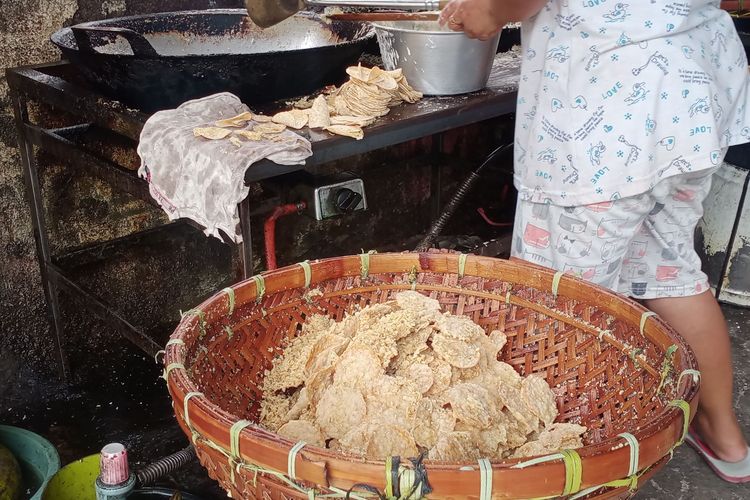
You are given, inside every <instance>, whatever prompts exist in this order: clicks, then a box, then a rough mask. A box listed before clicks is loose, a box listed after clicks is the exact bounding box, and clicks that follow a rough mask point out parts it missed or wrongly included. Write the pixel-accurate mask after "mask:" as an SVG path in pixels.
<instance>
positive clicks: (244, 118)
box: [214, 111, 253, 128]
mask: <svg viewBox="0 0 750 500" xmlns="http://www.w3.org/2000/svg"><path fill="white" fill-rule="evenodd" d="M252 119H253V114H252V113H251V112H249V111H245V112H244V113H240V114H239V115H237V116H233V117H232V118H226V119H224V120H219V121H217V122H216V123H214V125H216V126H217V127H220V128H226V127H230V128H231V127H237V128H239V127H244V126H245V124H246V123H247V122H249V121H250V120H252Z"/></svg>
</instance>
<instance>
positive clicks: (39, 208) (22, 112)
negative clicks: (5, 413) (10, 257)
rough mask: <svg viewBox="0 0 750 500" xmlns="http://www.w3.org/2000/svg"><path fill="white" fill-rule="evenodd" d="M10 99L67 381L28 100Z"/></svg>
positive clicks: (60, 361) (47, 296) (57, 346)
mask: <svg viewBox="0 0 750 500" xmlns="http://www.w3.org/2000/svg"><path fill="white" fill-rule="evenodd" d="M11 99H12V100H13V111H14V113H15V118H16V129H17V132H18V147H19V151H20V153H21V164H22V166H23V173H24V180H25V183H26V193H27V196H28V203H29V208H30V209H31V223H32V225H33V228H34V239H35V241H36V251H37V255H38V257H39V271H40V273H41V277H42V286H43V287H44V297H45V299H46V301H47V314H48V316H49V320H50V327H51V329H52V331H53V334H54V335H53V338H52V340H53V342H54V345H55V355H56V358H57V360H56V361H57V371H58V373H59V375H60V378H61V379H62V380H64V381H67V379H68V376H69V373H70V367H69V365H68V357H67V355H66V353H65V349H64V345H63V338H64V330H63V322H62V316H61V314H60V303H59V297H58V288H57V286H56V284H55V283H54V281H53V280H51V279H50V276H49V271H48V266H49V265H50V264H51V262H52V255H51V252H50V247H49V237H48V234H47V225H46V222H45V217H44V201H43V199H42V189H41V182H40V181H39V171H38V168H37V164H36V159H35V158H34V150H33V147H32V146H31V144H29V142H28V141H27V140H26V134H25V125H26V124H27V123H29V119H28V107H27V101H26V99H24V98H23V97H21V96H20V95H18V94H17V93H15V92H12V93H11Z"/></svg>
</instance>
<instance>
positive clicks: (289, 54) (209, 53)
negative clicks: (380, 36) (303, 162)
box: [52, 9, 373, 111]
mask: <svg viewBox="0 0 750 500" xmlns="http://www.w3.org/2000/svg"><path fill="white" fill-rule="evenodd" d="M372 40H373V34H372V32H371V30H370V29H369V28H368V27H366V26H364V25H361V24H358V23H348V22H332V23H329V22H325V21H322V20H321V19H320V18H319V17H317V16H316V15H315V14H312V13H300V14H297V15H296V16H294V17H293V18H291V19H289V20H287V21H286V22H284V23H282V24H280V25H277V26H274V27H273V28H270V29H266V30H261V29H260V28H258V27H257V26H255V25H254V24H253V23H252V21H250V19H249V18H248V17H247V11H245V10H240V9H237V10H207V11H185V12H168V13H162V14H152V15H146V16H136V17H126V18H119V19H110V20H105V21H96V22H92V23H84V24H79V25H77V26H73V27H71V28H65V29H63V30H61V31H58V32H57V33H55V34H54V35H53V36H52V42H53V43H54V44H55V45H57V46H58V47H59V48H60V50H62V52H63V55H64V57H65V58H66V59H68V60H69V61H70V62H71V63H73V64H74V65H75V66H77V67H78V68H79V69H80V71H81V73H82V75H83V76H84V77H85V79H86V80H88V81H90V82H91V83H93V84H94V85H95V86H96V87H98V88H99V90H100V91H101V92H103V93H104V94H106V95H108V96H109V97H112V98H115V99H118V100H120V101H122V102H124V103H125V104H127V105H129V106H132V107H137V108H140V109H143V110H145V111H155V110H159V109H165V108H170V107H175V106H177V105H179V104H180V103H182V102H184V101H186V100H189V99H193V98H196V97H203V96H206V95H210V94H212V93H216V92H221V91H228V92H232V93H234V94H236V95H237V96H239V97H240V98H241V99H242V100H243V101H244V102H246V103H247V104H259V103H265V102H269V101H273V100H277V99H281V98H287V97H294V96H300V95H305V94H309V93H311V92H313V91H315V90H316V89H319V88H321V87H323V86H325V85H329V84H333V83H340V82H341V81H342V80H343V79H344V78H345V77H346V74H345V69H346V67H347V66H348V65H350V64H353V63H356V62H357V60H358V59H359V57H360V56H361V55H362V53H363V51H364V50H365V47H366V46H367V44H368V43H370V42H371V41H372Z"/></svg>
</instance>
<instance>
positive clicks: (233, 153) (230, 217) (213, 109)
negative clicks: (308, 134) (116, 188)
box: [138, 93, 312, 243]
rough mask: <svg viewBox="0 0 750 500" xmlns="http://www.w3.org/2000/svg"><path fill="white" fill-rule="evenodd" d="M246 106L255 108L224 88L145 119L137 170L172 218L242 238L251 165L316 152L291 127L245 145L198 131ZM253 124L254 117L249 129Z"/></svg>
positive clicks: (296, 161)
mask: <svg viewBox="0 0 750 500" xmlns="http://www.w3.org/2000/svg"><path fill="white" fill-rule="evenodd" d="M246 111H250V109H249V108H248V107H247V106H245V105H244V104H242V102H241V101H240V100H239V98H237V97H236V96H234V95H232V94H229V93H221V94H216V95H213V96H209V97H205V98H202V99H196V100H194V101H188V102H186V103H184V104H182V105H180V106H179V107H178V108H177V109H171V110H166V111H159V112H158V113H156V114H154V115H153V116H152V117H151V118H150V119H149V120H148V121H147V122H146V124H145V126H144V127H143V131H142V132H141V137H140V143H139V144H138V155H139V156H140V158H141V167H140V169H139V170H138V175H139V176H140V177H142V178H144V179H146V180H147V181H148V183H149V191H150V192H151V196H153V197H154V199H155V200H156V201H157V202H158V203H159V205H160V206H161V207H162V208H163V209H164V211H165V212H166V213H167V215H168V216H169V219H170V220H175V219H181V218H189V219H192V220H194V221H195V222H197V223H198V224H200V225H201V226H203V227H205V228H206V229H205V233H206V235H207V236H214V237H216V238H221V236H220V234H219V230H221V231H223V232H224V233H225V234H226V235H227V236H228V237H229V238H231V239H232V240H233V241H234V242H235V243H240V242H241V241H242V234H241V232H240V230H239V221H240V218H239V213H238V209H237V205H238V204H239V203H240V202H241V201H242V200H244V199H245V197H247V194H248V191H249V187H248V186H246V185H245V181H244V179H245V171H246V170H247V169H248V167H250V166H251V165H252V164H253V163H255V162H257V161H260V160H263V159H268V160H271V161H273V162H275V163H278V164H280V165H303V164H304V163H305V159H306V158H308V157H309V156H311V155H312V147H311V145H310V141H308V140H307V139H305V138H304V137H302V136H301V135H299V134H295V133H294V132H291V131H288V130H287V131H284V132H283V133H281V134H280V135H279V136H278V137H277V138H276V140H274V141H270V140H262V141H248V140H244V139H242V146H241V147H237V146H235V145H234V144H232V143H231V142H230V141H229V140H228V138H227V139H221V140H208V139H204V138H202V137H195V135H194V134H193V129H195V128H197V127H213V126H214V122H216V121H217V120H222V119H225V118H231V117H234V116H237V115H239V114H241V113H244V112H246ZM254 125H256V122H253V121H251V122H249V123H248V124H247V125H246V129H248V130H249V129H252V127H253V126H254ZM232 130H242V129H240V128H236V129H232Z"/></svg>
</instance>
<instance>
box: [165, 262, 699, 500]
mask: <svg viewBox="0 0 750 500" xmlns="http://www.w3.org/2000/svg"><path fill="white" fill-rule="evenodd" d="M409 289H415V290H418V291H420V292H421V293H424V294H428V295H430V296H432V297H434V298H436V299H437V300H439V301H440V303H441V304H442V307H443V308H444V310H446V311H450V312H451V313H454V314H462V315H466V316H468V317H470V318H472V319H473V320H474V321H475V322H477V323H478V324H480V325H482V326H483V327H484V328H485V329H486V331H487V332H490V331H492V330H496V329H500V330H503V331H504V332H505V333H506V335H507V336H508V343H507V344H506V346H505V347H504V348H503V350H502V351H501V353H500V355H499V359H501V360H503V361H505V362H507V363H510V364H512V365H513V366H514V367H515V368H516V369H517V370H518V371H519V372H520V373H521V374H523V375H526V374H530V373H537V374H539V375H541V376H543V377H545V378H546V380H547V381H548V382H549V384H550V386H551V387H552V388H553V390H554V392H555V394H556V396H557V405H558V409H559V413H560V416H559V418H558V420H559V421H569V422H576V423H580V424H582V425H585V426H587V427H588V429H589V430H588V432H587V433H586V434H585V436H584V443H585V446H584V447H583V448H580V449H578V450H572V451H570V450H564V451H563V452H561V453H557V454H554V455H550V456H545V457H536V458H532V459H521V460H518V459H516V460H506V461H502V462H489V461H487V460H480V461H479V462H476V463H445V462H430V461H426V462H425V463H424V464H423V466H424V467H423V469H424V475H422V472H421V468H418V470H420V473H419V474H416V473H415V469H414V468H413V466H412V465H411V462H408V461H407V460H405V459H404V460H403V461H401V462H399V461H398V460H387V461H377V460H368V459H365V458H360V457H352V456H348V455H344V454H341V453H337V452H333V451H330V450H327V449H322V448H317V447H313V446H305V445H304V443H294V442H291V441H289V440H287V439H285V438H282V437H281V436H278V435H276V434H273V433H271V432H269V431H267V430H264V429H263V428H261V427H259V426H257V425H255V424H254V423H253V422H256V421H257V418H258V414H259V406H260V400H261V397H262V394H261V390H260V389H259V387H260V385H261V382H262V377H263V375H264V372H265V370H267V369H269V368H270V367H271V366H272V359H273V356H274V354H273V353H272V351H273V350H274V349H273V348H276V347H278V346H280V345H283V343H284V341H285V340H287V339H288V338H290V337H293V336H295V335H298V334H299V332H300V330H301V326H302V324H303V323H304V322H305V318H306V317H308V316H310V315H312V314H326V315H329V316H330V317H332V318H334V319H336V320H340V319H341V318H342V317H343V316H344V314H345V313H346V312H347V311H350V310H352V309H353V308H355V306H366V305H368V304H372V303H378V302H384V301H386V300H388V299H389V298H390V297H391V296H392V295H393V294H394V293H396V292H398V291H402V290H409ZM311 290H318V291H317V292H315V293H310V291H311ZM164 365H165V371H164V377H165V379H166V380H167V384H168V388H169V392H170V395H171V396H172V398H173V401H174V404H173V406H174V411H175V414H176V416H177V420H178V422H179V424H180V426H181V427H182V429H183V431H184V432H185V433H186V434H187V435H188V436H189V437H190V438H191V439H192V441H193V443H194V445H195V446H196V448H197V451H198V457H199V459H200V461H201V463H202V464H203V466H204V467H205V468H206V469H207V470H208V472H209V474H210V475H211V477H212V478H214V479H216V480H217V481H219V483H220V484H221V486H222V487H224V488H225V489H226V490H227V492H228V493H229V494H230V495H231V496H232V497H233V498H259V499H261V498H262V499H282V498H313V497H315V496H324V495H325V496H329V497H338V498H344V497H347V495H350V496H352V497H353V498H365V497H372V496H381V497H386V498H399V497H401V498H406V497H407V495H403V494H400V493H399V491H408V488H409V487H410V486H412V484H409V481H412V482H413V481H415V479H414V478H415V477H416V478H418V479H421V480H423V482H424V480H426V483H427V484H429V486H430V488H431V490H432V491H431V492H430V493H429V494H427V495H426V496H427V497H429V498H444V499H447V498H478V499H482V500H484V499H488V498H519V499H532V498H534V499H538V498H558V497H560V498H583V497H586V498H593V497H597V498H629V497H630V496H632V495H633V493H634V492H635V491H636V490H637V488H638V486H639V485H642V484H643V482H644V481H646V480H647V479H648V478H649V477H650V476H651V475H652V474H653V473H654V472H656V471H657V470H658V469H659V468H660V467H662V466H663V465H664V464H665V463H666V462H667V461H668V460H669V458H670V457H671V455H672V452H673V450H674V449H675V447H676V446H678V445H680V444H682V441H683V440H684V437H685V434H686V432H687V427H688V424H689V422H690V419H691V417H692V415H693V414H694V410H695V406H696V405H697V398H696V394H697V392H698V382H699V373H698V372H697V370H696V361H695V358H694V356H693V354H692V352H691V350H690V348H689V347H688V346H687V344H686V343H685V342H684V341H683V340H682V339H681V338H680V337H679V336H678V335H677V334H676V333H675V332H674V331H673V330H671V329H670V328H669V326H667V325H666V324H665V323H664V322H663V321H661V320H660V319H659V318H658V317H656V316H654V315H653V314H652V313H649V312H647V311H646V310H645V309H644V308H643V307H641V306H640V305H638V304H637V303H636V302H633V301H630V300H628V299H625V298H623V297H620V296H618V295H616V294H614V293H610V292H608V291H605V290H603V289H600V288H597V287H594V286H592V285H589V284H587V283H585V282H583V281H580V280H578V279H576V278H573V277H570V276H567V275H562V274H561V273H554V272H552V271H549V270H547V269H544V268H539V267H536V266H532V265H529V264H525V263H521V262H518V261H513V260H511V261H506V260H499V259H491V258H483V257H477V256H466V255H458V254H447V253H425V254H409V253H407V254H372V255H371V254H363V255H354V256H348V257H341V258H334V259H327V260H320V261H316V262H310V263H307V262H305V263H302V264H299V265H295V266H290V267H286V268H283V269H279V270H275V271H271V272H268V273H264V274H263V275H261V276H256V277H254V278H252V279H250V280H247V281H244V282H242V283H240V284H238V285H236V286H234V287H233V288H231V289H225V290H223V291H221V292H219V293H218V294H217V295H215V296H214V297H213V298H211V299H209V300H207V301H206V302H204V303H203V304H201V305H200V306H199V307H198V308H196V309H194V310H192V311H189V312H188V313H185V314H184V316H183V319H182V321H181V323H180V325H179V326H178V328H177V330H176V331H175V333H174V334H173V336H172V337H171V340H170V341H169V342H168V344H167V346H166V353H165V357H164ZM404 463H407V465H404ZM386 464H387V465H386ZM394 479H395V481H394ZM361 485H368V488H367V490H369V492H368V491H366V490H365V488H363V487H362V486H361ZM375 491H377V492H379V493H378V494H374V493H373V492H375ZM411 498H416V496H413V497H411Z"/></svg>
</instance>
